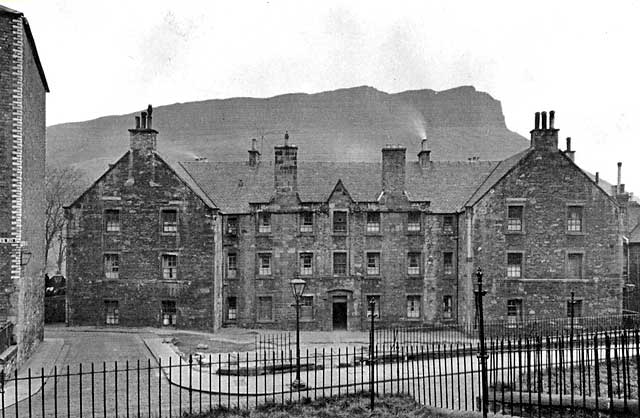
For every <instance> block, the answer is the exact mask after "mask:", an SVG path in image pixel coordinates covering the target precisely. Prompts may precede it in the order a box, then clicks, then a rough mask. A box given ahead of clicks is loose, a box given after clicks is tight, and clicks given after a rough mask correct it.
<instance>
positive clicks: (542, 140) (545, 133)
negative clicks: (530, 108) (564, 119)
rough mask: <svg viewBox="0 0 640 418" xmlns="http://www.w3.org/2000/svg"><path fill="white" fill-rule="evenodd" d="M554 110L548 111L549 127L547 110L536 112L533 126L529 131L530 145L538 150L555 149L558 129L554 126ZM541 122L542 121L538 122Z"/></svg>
mask: <svg viewBox="0 0 640 418" xmlns="http://www.w3.org/2000/svg"><path fill="white" fill-rule="evenodd" d="M555 118H556V112H555V111H553V110H552V111H550V112H549V128H547V112H536V114H535V123H534V128H533V130H532V131H531V147H532V148H534V149H538V150H546V151H557V149H558V129H556V128H555ZM540 122H542V123H540Z"/></svg>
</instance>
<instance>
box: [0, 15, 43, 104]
mask: <svg viewBox="0 0 640 418" xmlns="http://www.w3.org/2000/svg"><path fill="white" fill-rule="evenodd" d="M0 15H12V16H18V17H21V18H22V23H23V26H24V32H25V34H26V35H27V39H28V40H29V44H30V45H31V50H32V51H33V59H34V61H35V62H36V67H38V73H39V74H40V79H41V80H42V85H43V86H44V89H45V91H46V92H47V93H49V84H48V83H47V77H45V75H44V69H43V68H42V62H40V56H39V55H38V48H36V41H35V40H34V39H33V34H32V33H31V26H29V21H28V20H27V18H26V17H24V14H23V13H22V12H19V11H17V10H13V9H10V8H8V7H5V6H2V5H0Z"/></svg>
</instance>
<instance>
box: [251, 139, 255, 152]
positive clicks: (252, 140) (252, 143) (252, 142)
mask: <svg viewBox="0 0 640 418" xmlns="http://www.w3.org/2000/svg"><path fill="white" fill-rule="evenodd" d="M255 150H256V139H255V138H252V139H251V151H255Z"/></svg>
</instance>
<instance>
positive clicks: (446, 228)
mask: <svg viewBox="0 0 640 418" xmlns="http://www.w3.org/2000/svg"><path fill="white" fill-rule="evenodd" d="M442 232H443V233H444V234H453V216H449V215H447V216H443V217H442Z"/></svg>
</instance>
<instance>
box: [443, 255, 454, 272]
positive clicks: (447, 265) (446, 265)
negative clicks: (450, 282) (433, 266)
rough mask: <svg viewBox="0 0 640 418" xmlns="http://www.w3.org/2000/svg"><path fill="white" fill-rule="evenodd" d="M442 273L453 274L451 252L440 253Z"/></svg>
mask: <svg viewBox="0 0 640 418" xmlns="http://www.w3.org/2000/svg"><path fill="white" fill-rule="evenodd" d="M442 273H443V274H446V275H451V274H453V253H451V252H446V253H442Z"/></svg>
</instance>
